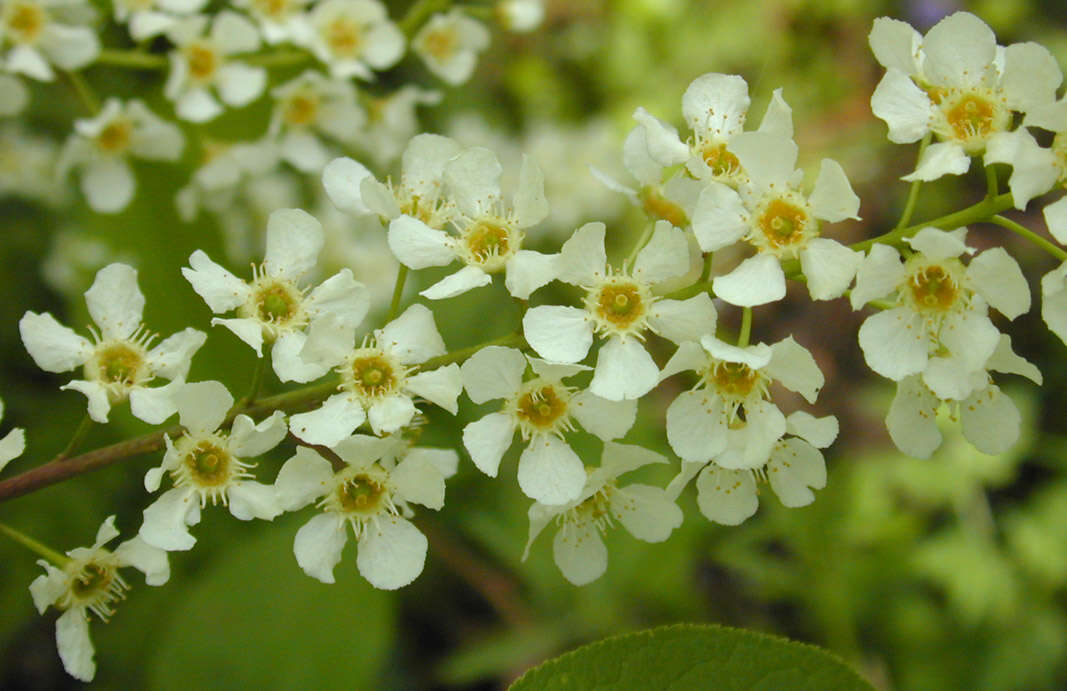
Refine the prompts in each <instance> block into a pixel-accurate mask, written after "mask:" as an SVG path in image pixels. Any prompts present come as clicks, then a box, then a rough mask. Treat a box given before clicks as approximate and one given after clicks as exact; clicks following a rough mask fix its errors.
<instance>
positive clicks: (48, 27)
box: [0, 0, 100, 82]
mask: <svg viewBox="0 0 1067 691" xmlns="http://www.w3.org/2000/svg"><path fill="white" fill-rule="evenodd" d="M86 11H91V8H90V6H89V3H87V2H83V1H82V0H5V2H4V4H3V6H0V68H3V70H4V71H7V72H14V73H16V74H24V75H26V76H27V77H31V78H33V79H37V80H39V81H43V82H50V81H52V80H53V79H55V76H56V75H55V71H54V70H53V69H52V65H55V66H56V67H58V68H59V69H61V70H78V69H81V68H82V67H85V66H86V65H88V64H89V63H91V62H92V61H93V60H95V59H96V57H97V56H98V55H99V54H100V40H99V39H98V38H97V37H96V33H95V32H94V31H93V30H92V29H91V28H89V27H86V26H76V25H72V24H66V23H64V22H63V21H60V20H58V19H57V17H60V18H61V17H62V15H63V13H64V12H69V13H70V14H72V15H75V14H78V13H81V14H83V15H84V14H85V12H86Z"/></svg>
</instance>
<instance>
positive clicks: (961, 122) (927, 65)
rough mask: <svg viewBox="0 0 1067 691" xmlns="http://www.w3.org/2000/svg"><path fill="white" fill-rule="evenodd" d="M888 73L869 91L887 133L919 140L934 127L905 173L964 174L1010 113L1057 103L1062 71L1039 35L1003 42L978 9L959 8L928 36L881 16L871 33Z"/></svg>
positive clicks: (918, 176)
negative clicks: (932, 138)
mask: <svg viewBox="0 0 1067 691" xmlns="http://www.w3.org/2000/svg"><path fill="white" fill-rule="evenodd" d="M870 43H871V48H872V50H873V51H874V54H875V57H876V58H877V59H878V61H879V62H880V63H882V65H884V66H885V67H886V74H885V76H884V77H883V78H882V81H881V82H879V84H878V87H877V88H876V89H875V91H874V95H873V96H871V109H872V110H873V111H874V114H875V115H877V116H878V117H879V118H881V119H882V120H884V121H885V122H886V124H887V125H888V126H889V140H890V141H892V142H894V143H897V144H906V143H909V142H915V141H918V140H920V139H922V137H923V136H924V135H925V134H926V133H927V132H932V133H933V134H934V136H936V137H937V139H938V140H939V141H938V142H936V143H934V144H931V145H930V146H928V147H926V149H925V150H924V151H923V154H922V157H921V158H920V160H919V163H918V166H917V167H916V169H915V172H913V173H911V174H910V175H905V176H904V179H905V180H926V181H929V180H936V179H937V178H940V177H941V176H943V175H961V174H963V173H965V172H967V169H968V168H969V167H970V164H971V161H970V157H971V156H973V155H976V154H979V153H981V152H982V151H983V150H984V149H985V147H986V144H987V143H988V142H989V139H990V137H992V136H994V135H995V134H996V133H998V132H1005V131H1007V130H1008V129H1009V128H1010V127H1011V124H1012V113H1013V112H1020V113H1027V112H1028V111H1029V110H1031V109H1039V108H1042V107H1044V106H1047V105H1048V104H1050V103H1052V101H1053V99H1054V98H1055V96H1056V89H1057V88H1058V87H1059V85H1060V83H1061V82H1062V81H1063V75H1062V73H1061V72H1060V68H1059V66H1058V64H1057V63H1056V60H1055V58H1054V57H1053V56H1052V54H1051V53H1049V52H1048V50H1047V49H1045V48H1043V47H1042V46H1040V45H1038V44H1036V43H1015V44H1012V45H1010V46H1008V47H1006V48H1003V47H1001V46H998V45H997V43H996V36H994V35H993V31H992V30H991V29H990V28H989V27H988V26H987V25H986V24H985V23H984V22H983V21H982V20H981V19H979V18H978V17H976V16H974V15H973V14H969V13H967V12H956V13H955V14H952V15H950V16H948V17H945V18H944V19H942V20H941V21H939V22H938V23H937V24H936V25H934V27H933V28H931V29H930V30H929V31H928V32H927V33H926V35H925V36H923V37H920V36H919V34H918V32H916V31H915V30H914V29H912V28H911V27H909V26H908V25H907V24H905V23H903V22H900V21H897V20H893V19H888V18H886V17H881V18H879V19H876V20H875V22H874V27H873V28H872V29H871V35H870Z"/></svg>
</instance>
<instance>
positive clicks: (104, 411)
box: [59, 379, 111, 424]
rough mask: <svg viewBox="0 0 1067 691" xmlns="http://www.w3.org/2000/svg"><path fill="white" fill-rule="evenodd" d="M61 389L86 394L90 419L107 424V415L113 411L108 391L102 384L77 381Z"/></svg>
mask: <svg viewBox="0 0 1067 691" xmlns="http://www.w3.org/2000/svg"><path fill="white" fill-rule="evenodd" d="M59 388H60V389H61V390H63V391H67V390H71V391H77V392H79V393H82V394H85V397H86V398H87V399H88V412H89V417H90V418H92V420H93V422H99V423H101V424H102V423H105V422H107V415H108V412H109V411H110V410H111V402H110V401H109V400H108V393H107V389H105V388H104V387H103V386H102V385H101V384H100V382H96V381H83V380H81V379H75V380H74V381H71V382H69V383H67V384H64V385H63V386H61V387H59Z"/></svg>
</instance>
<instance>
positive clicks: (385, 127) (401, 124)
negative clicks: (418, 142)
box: [356, 84, 441, 166]
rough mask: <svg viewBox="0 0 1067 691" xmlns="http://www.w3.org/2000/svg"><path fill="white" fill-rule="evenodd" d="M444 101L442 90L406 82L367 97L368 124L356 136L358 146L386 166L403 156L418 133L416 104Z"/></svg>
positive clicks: (377, 162)
mask: <svg viewBox="0 0 1067 691" xmlns="http://www.w3.org/2000/svg"><path fill="white" fill-rule="evenodd" d="M440 101H441V93H440V92H439V91H428V90H426V89H420V88H419V87H417V86H415V85H413V84H405V85H404V86H401V87H400V88H399V89H396V90H395V91H393V92H392V93H390V94H388V95H386V96H382V97H367V98H365V100H364V105H365V106H366V108H367V124H366V126H365V127H364V128H363V129H362V130H361V131H360V132H358V133H357V135H356V146H357V147H358V148H359V150H360V151H362V152H364V153H365V154H366V155H367V156H369V157H370V158H371V159H372V160H373V161H374V162H375V163H376V164H377V165H378V166H386V165H389V164H390V163H392V162H393V161H395V160H396V159H397V157H398V156H400V154H401V152H402V151H403V150H404V147H405V146H407V144H408V142H409V141H410V140H411V138H412V137H414V136H415V135H416V134H417V133H418V132H419V129H420V127H419V118H418V115H417V114H416V112H415V108H416V106H420V105H432V104H435V103H439V102H440Z"/></svg>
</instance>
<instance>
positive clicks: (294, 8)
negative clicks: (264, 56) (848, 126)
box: [233, 0, 311, 46]
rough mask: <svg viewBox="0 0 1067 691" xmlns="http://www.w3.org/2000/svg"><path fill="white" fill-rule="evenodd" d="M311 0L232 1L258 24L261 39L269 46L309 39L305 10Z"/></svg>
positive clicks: (309, 29) (309, 28)
mask: <svg viewBox="0 0 1067 691" xmlns="http://www.w3.org/2000/svg"><path fill="white" fill-rule="evenodd" d="M310 2H311V0H234V3H233V4H234V5H235V6H237V7H240V8H241V9H243V10H246V11H247V12H248V13H249V14H250V15H252V18H253V19H254V20H256V23H257V24H259V30H260V31H261V32H262V33H263V38H264V40H266V42H267V43H269V44H270V45H272V46H273V45H277V44H278V43H284V42H290V43H297V44H299V43H301V42H306V41H307V40H308V38H309V37H310V31H311V27H310V26H309V24H308V20H307V14H306V12H305V9H306V7H307V5H308V4H309V3H310Z"/></svg>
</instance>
